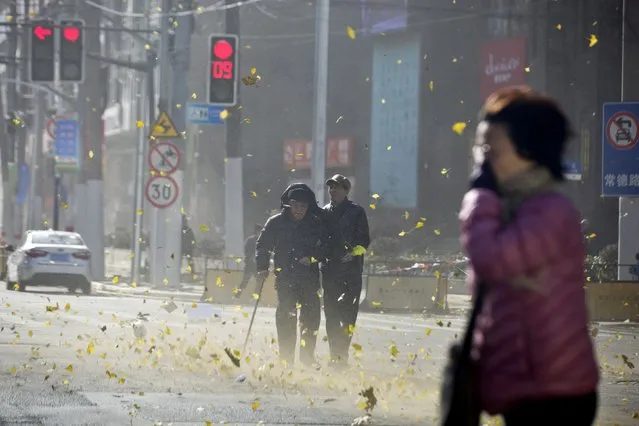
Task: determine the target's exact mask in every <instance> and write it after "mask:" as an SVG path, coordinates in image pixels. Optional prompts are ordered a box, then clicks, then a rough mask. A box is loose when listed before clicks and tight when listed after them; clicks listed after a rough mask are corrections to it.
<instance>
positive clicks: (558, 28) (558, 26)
mask: <svg viewBox="0 0 639 426" xmlns="http://www.w3.org/2000/svg"><path fill="white" fill-rule="evenodd" d="M555 28H557V30H558V31H561V29H562V28H563V27H562V26H561V24H557V25H556V26H555Z"/></svg>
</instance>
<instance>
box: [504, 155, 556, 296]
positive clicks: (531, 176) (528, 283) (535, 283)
mask: <svg viewBox="0 0 639 426" xmlns="http://www.w3.org/2000/svg"><path fill="white" fill-rule="evenodd" d="M499 190H500V192H501V198H502V206H503V209H502V212H503V218H504V222H506V223H508V222H510V221H511V220H512V219H513V218H514V217H515V215H516V214H517V210H519V208H520V207H521V206H522V205H523V204H524V203H525V202H526V201H527V200H528V199H530V198H531V197H534V196H536V195H539V194H543V193H548V192H554V191H556V190H557V181H556V180H555V179H554V178H553V176H552V174H551V173H550V171H549V170H548V169H546V168H545V167H535V168H532V169H529V170H526V171H525V172H523V173H520V174H518V175H517V176H514V177H512V178H510V179H508V180H507V181H505V182H502V183H501V184H500V185H499ZM544 277H545V271H543V270H542V271H539V272H538V273H537V274H535V275H534V276H520V277H516V278H514V279H513V280H511V284H512V285H513V286H514V287H517V288H523V289H527V290H533V291H541V289H542V283H543V280H544Z"/></svg>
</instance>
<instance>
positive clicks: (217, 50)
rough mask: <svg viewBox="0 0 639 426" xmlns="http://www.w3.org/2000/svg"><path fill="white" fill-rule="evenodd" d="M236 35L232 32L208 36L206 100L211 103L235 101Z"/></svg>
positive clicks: (222, 103) (233, 102)
mask: <svg viewBox="0 0 639 426" xmlns="http://www.w3.org/2000/svg"><path fill="white" fill-rule="evenodd" d="M237 49H238V37H237V36H236V35H234V34H215V35H211V36H209V60H210V62H209V65H208V67H209V70H208V73H209V81H208V95H209V97H208V101H209V104H212V105H220V106H233V105H235V104H236V103H237V99H236V98H237V83H238V82H237V73H236V72H235V70H236V69H237V67H238V62H237V61H238V51H237Z"/></svg>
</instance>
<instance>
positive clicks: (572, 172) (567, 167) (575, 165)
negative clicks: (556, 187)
mask: <svg viewBox="0 0 639 426" xmlns="http://www.w3.org/2000/svg"><path fill="white" fill-rule="evenodd" d="M564 177H565V178H566V179H567V180H581V177H582V171H581V164H579V162H577V161H570V160H569V161H565V162H564Z"/></svg>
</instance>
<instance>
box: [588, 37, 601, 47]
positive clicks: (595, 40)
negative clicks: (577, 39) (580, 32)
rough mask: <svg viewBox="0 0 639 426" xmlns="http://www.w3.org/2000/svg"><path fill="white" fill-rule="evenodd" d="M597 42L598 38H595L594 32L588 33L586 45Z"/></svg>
mask: <svg viewBox="0 0 639 426" xmlns="http://www.w3.org/2000/svg"><path fill="white" fill-rule="evenodd" d="M597 43H599V39H598V38H597V36H596V35H594V34H590V37H589V38H588V47H594V45H595V44H597Z"/></svg>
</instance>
